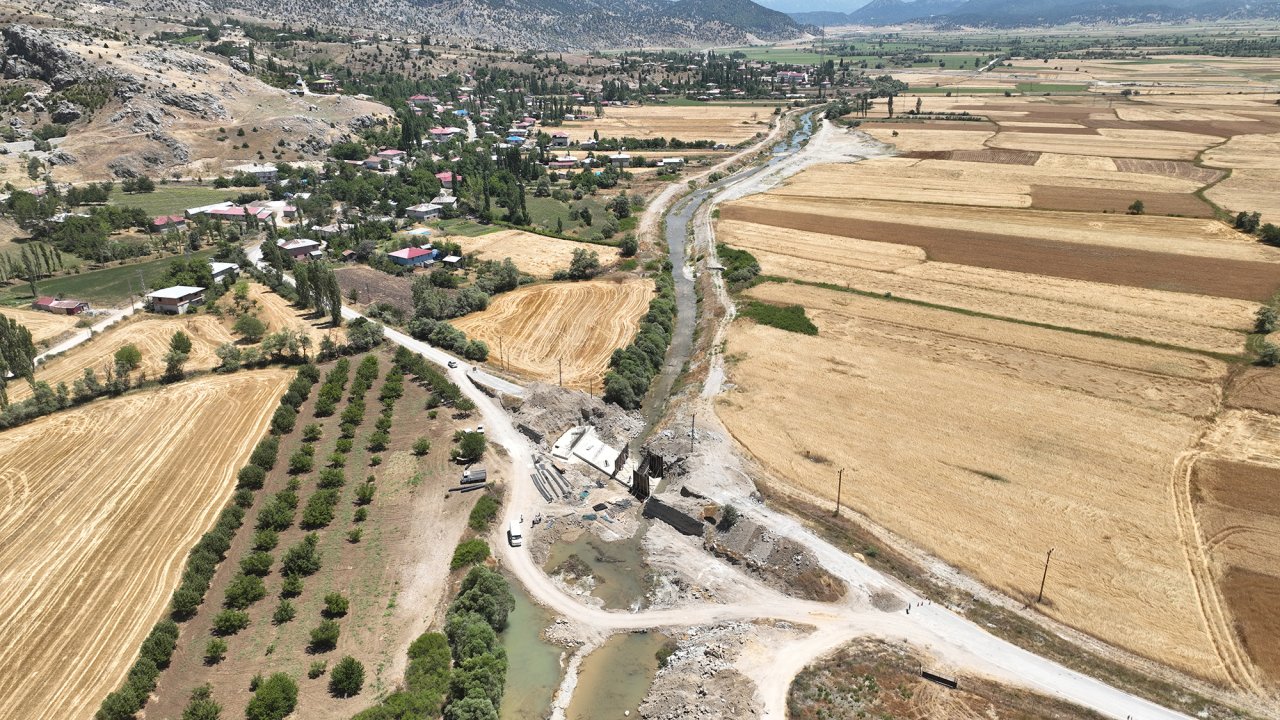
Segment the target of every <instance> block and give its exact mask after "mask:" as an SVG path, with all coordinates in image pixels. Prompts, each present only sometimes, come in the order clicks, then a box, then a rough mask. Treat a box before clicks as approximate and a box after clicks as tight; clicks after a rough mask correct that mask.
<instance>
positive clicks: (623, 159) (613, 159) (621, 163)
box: [609, 153, 631, 168]
mask: <svg viewBox="0 0 1280 720" xmlns="http://www.w3.org/2000/svg"><path fill="white" fill-rule="evenodd" d="M609 162H610V163H612V164H613V166H614V167H615V168H625V167H630V165H631V156H630V155H628V154H626V153H618V154H617V155H610V156H609Z"/></svg>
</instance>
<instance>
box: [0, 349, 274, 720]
mask: <svg viewBox="0 0 1280 720" xmlns="http://www.w3.org/2000/svg"><path fill="white" fill-rule="evenodd" d="M289 377H290V373H288V372H286V371H283V370H264V371H255V372H242V373H236V374H233V375H226V376H213V377H206V378H201V379H199V380H197V381H193V382H188V383H182V384H178V385H172V386H169V387H166V388H163V389H161V390H155V391H150V392H142V393H134V394H131V395H128V396H126V397H122V398H117V399H113V400H102V401H98V402H94V403H90V404H89V405H86V406H84V407H81V408H78V409H75V410H69V411H66V412H62V413H58V414H56V415H52V416H49V417H45V418H42V419H40V420H37V421H35V422H33V423H30V424H28V425H24V426H21V427H18V428H14V429H11V430H7V431H5V432H4V433H0V508H3V510H4V512H3V513H0V568H3V571H2V572H3V578H4V582H0V617H3V618H4V625H3V630H0V635H3V642H0V717H6V718H30V719H32V720H36V719H43V718H47V719H48V720H62V719H63V718H87V717H91V716H92V714H93V712H94V710H95V709H96V708H97V705H98V703H99V702H100V701H101V700H102V698H103V697H104V696H105V695H106V694H107V693H108V692H110V691H112V690H114V689H115V688H116V687H117V686H118V685H119V684H120V682H121V681H122V680H123V679H124V676H125V673H126V672H127V671H128V668H129V666H130V665H131V664H132V662H133V660H134V657H135V655H136V653H137V649H138V646H139V644H140V643H141V642H142V639H143V638H144V637H145V636H146V634H147V633H148V632H149V631H150V629H151V627H152V625H153V624H154V623H155V622H156V620H158V619H159V618H160V617H161V615H162V614H163V613H164V610H165V608H166V607H167V605H168V602H169V595H170V593H171V592H172V591H173V588H174V587H175V586H176V585H177V583H178V579H179V576H180V574H181V572H182V568H183V560H184V558H185V556H186V554H187V552H188V551H189V550H190V549H191V547H192V545H193V544H194V543H195V541H196V539H197V538H198V537H199V536H200V535H201V533H203V532H204V531H205V530H206V529H207V528H208V527H209V526H210V525H211V524H212V523H213V521H214V518H215V517H216V515H217V513H218V512H219V511H220V509H221V508H222V507H223V505H224V504H225V503H226V502H227V500H228V498H230V497H231V492H232V489H233V488H234V485H235V472H236V470H237V469H238V468H239V467H240V465H241V464H242V463H243V462H244V460H245V459H246V458H247V457H248V456H249V452H250V451H251V450H252V448H253V445H254V443H256V442H257V441H258V439H259V437H260V436H261V435H262V433H263V431H264V430H265V429H266V426H267V421H268V419H269V418H270V416H271V411H272V410H273V409H274V408H275V405H276V402H277V400H278V399H279V397H280V393H281V392H282V391H283V390H284V387H285V385H286V384H287V383H288V380H289Z"/></svg>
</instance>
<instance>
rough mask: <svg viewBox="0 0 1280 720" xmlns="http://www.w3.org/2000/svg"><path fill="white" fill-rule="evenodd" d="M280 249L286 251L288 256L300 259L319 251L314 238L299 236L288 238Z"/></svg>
mask: <svg viewBox="0 0 1280 720" xmlns="http://www.w3.org/2000/svg"><path fill="white" fill-rule="evenodd" d="M280 249H281V250H283V251H285V252H286V253H288V255H289V257H291V258H293V259H294V260H300V259H302V258H305V257H309V256H311V254H312V253H319V252H320V243H318V242H316V241H315V240H308V239H306V238H299V239H297V240H290V241H288V242H286V243H284V244H282V245H281V246H280Z"/></svg>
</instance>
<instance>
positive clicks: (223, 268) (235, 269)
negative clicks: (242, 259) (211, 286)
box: [209, 261, 240, 280]
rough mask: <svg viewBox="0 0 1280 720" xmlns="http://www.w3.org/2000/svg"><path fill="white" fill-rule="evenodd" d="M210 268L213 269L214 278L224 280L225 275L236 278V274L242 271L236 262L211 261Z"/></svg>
mask: <svg viewBox="0 0 1280 720" xmlns="http://www.w3.org/2000/svg"><path fill="white" fill-rule="evenodd" d="M209 268H210V269H211V270H213V279H214V280H222V278H225V277H229V278H232V279H234V278H235V277H236V275H237V274H238V273H239V272H240V266H239V265H237V264H235V263H229V262H213V261H211V262H210V263H209Z"/></svg>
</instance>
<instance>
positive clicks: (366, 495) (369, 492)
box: [356, 482, 375, 505]
mask: <svg viewBox="0 0 1280 720" xmlns="http://www.w3.org/2000/svg"><path fill="white" fill-rule="evenodd" d="M374 489H375V488H374V485H373V483H368V482H367V483H365V484H363V485H361V486H360V487H358V488H356V504H357V505H368V504H369V503H371V502H373V493H374Z"/></svg>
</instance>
